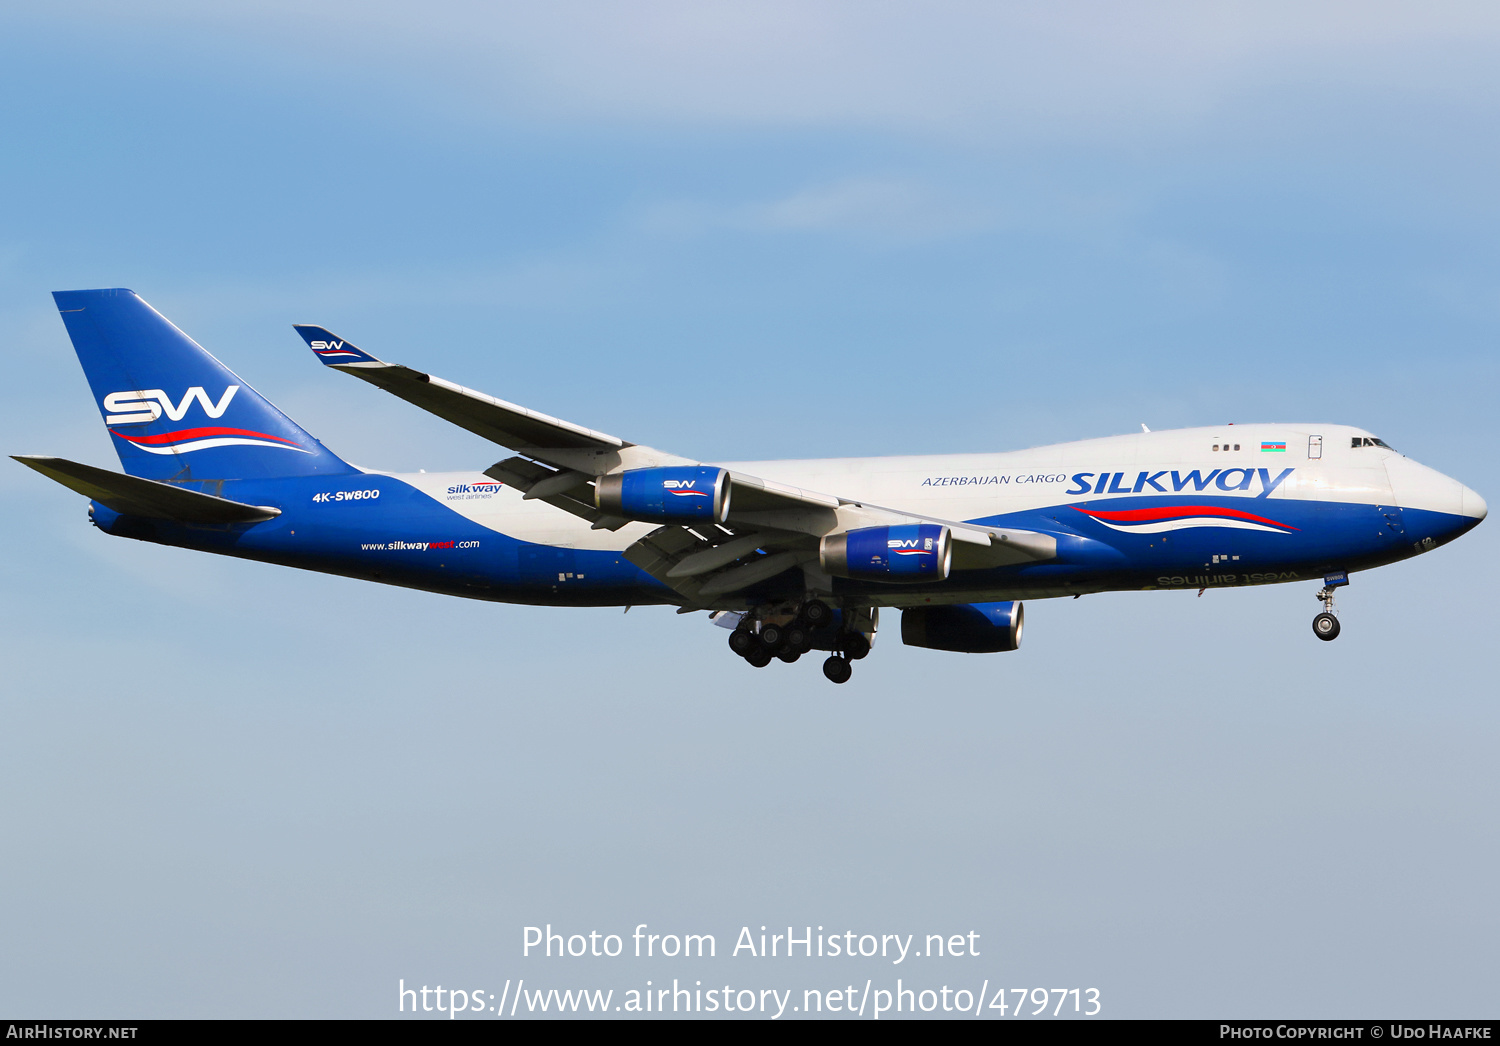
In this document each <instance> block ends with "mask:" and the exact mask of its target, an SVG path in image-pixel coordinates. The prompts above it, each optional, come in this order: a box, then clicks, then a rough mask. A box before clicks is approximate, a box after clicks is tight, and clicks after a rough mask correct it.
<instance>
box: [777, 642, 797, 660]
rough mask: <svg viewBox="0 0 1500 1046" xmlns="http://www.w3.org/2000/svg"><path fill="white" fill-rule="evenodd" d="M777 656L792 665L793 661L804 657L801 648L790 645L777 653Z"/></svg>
mask: <svg viewBox="0 0 1500 1046" xmlns="http://www.w3.org/2000/svg"><path fill="white" fill-rule="evenodd" d="M776 656H777V657H779V658H781V660H783V661H785V662H786V663H787V664H791V663H792V662H793V661H795V660H797V658H799V657H801V656H802V651H801V650H800V649H799V648H797V647H794V646H792V645H791V644H790V643H788V644H787V645H786V646H784V647H782V648H781V649H780V650H778V651H776Z"/></svg>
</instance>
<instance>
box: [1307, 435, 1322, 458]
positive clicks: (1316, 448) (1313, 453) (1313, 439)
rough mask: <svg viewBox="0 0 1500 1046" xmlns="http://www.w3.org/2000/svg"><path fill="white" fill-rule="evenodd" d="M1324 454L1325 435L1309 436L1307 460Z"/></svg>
mask: <svg viewBox="0 0 1500 1046" xmlns="http://www.w3.org/2000/svg"><path fill="white" fill-rule="evenodd" d="M1322 456H1323V437H1322V436H1308V437H1307V460H1309V461H1312V460H1314V459H1316V458H1321V457H1322Z"/></svg>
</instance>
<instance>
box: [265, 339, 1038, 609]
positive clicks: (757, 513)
mask: <svg viewBox="0 0 1500 1046" xmlns="http://www.w3.org/2000/svg"><path fill="white" fill-rule="evenodd" d="M293 326H294V328H295V329H296V331H297V333H298V334H300V335H301V336H302V338H303V340H304V341H306V342H307V344H308V347H309V348H311V349H312V351H313V353H314V354H315V355H316V356H317V357H318V359H319V360H321V361H322V362H323V363H324V364H325V365H326V366H329V367H332V368H334V369H335V370H341V371H344V372H345V373H346V374H352V375H354V376H355V377H357V378H361V379H363V380H365V381H367V382H369V383H370V384H372V385H375V386H376V387H378V388H381V389H384V390H385V391H386V392H389V393H391V394H392V395H394V396H399V397H400V398H401V399H404V400H406V401H407V402H409V403H413V404H415V405H416V406H418V407H421V408H422V409H423V410H425V411H428V412H429V413H432V414H436V415H437V416H438V417H440V418H443V419H444V420H445V421H450V422H452V423H453V424H455V425H459V426H461V427H462V428H465V429H468V430H469V431H470V432H473V433H475V434H476V435H479V436H483V437H484V438H485V439H488V440H490V441H492V442H494V443H497V444H499V445H500V446H502V447H507V448H509V449H511V450H514V451H516V452H517V455H516V456H515V457H510V458H506V459H505V460H503V461H500V462H498V463H496V464H495V465H493V466H491V467H490V468H489V469H487V470H486V472H485V474H486V475H488V476H490V477H491V478H493V479H498V480H500V481H501V482H503V483H507V484H509V485H510V486H513V487H515V488H517V489H519V490H521V491H522V492H523V494H524V496H525V497H526V498H527V499H535V500H541V501H545V502H547V503H548V504H550V505H553V506H555V507H557V508H560V509H562V510H564V511H566V512H571V513H573V514H574V515H576V516H580V517H582V518H584V519H587V520H589V521H590V523H591V524H592V525H593V526H594V528H596V529H608V530H618V529H619V528H620V527H623V526H624V525H625V524H626V523H628V522H630V521H629V520H627V519H622V518H619V517H617V516H611V515H609V514H607V513H605V512H603V511H601V510H600V509H599V508H597V507H596V506H595V501H594V489H593V488H594V482H595V480H596V478H597V477H600V476H605V475H609V474H612V473H616V472H620V471H624V470H628V469H637V468H658V467H666V466H680V465H698V464H701V463H700V462H698V461H695V460H693V459H692V458H684V457H679V456H677V455H675V454H668V453H666V452H664V451H660V450H656V449H654V448H652V447H647V446H643V445H641V444H636V443H630V442H627V441H626V440H622V439H620V438H619V437H617V436H610V435H607V434H605V433H602V432H596V431H594V430H593V429H588V428H584V427H583V426H581V425H575V424H573V423H572V422H568V421H563V420H561V419H559V418H553V417H549V416H548V415H546V414H540V413H538V412H536V411H533V410H528V409H527V408H525V407H521V406H517V405H516V404H514V403H507V402H506V401H505V400H501V399H496V398H495V397H493V396H488V395H485V394H484V393H482V392H476V391H474V390H473V389H468V388H465V387H464V386H462V385H457V384H454V383H453V382H450V381H445V380H444V379H442V378H438V377H434V376H433V375H430V374H427V373H424V372H422V371H419V370H414V369H412V368H410V367H404V366H401V365H400V364H395V363H386V362H384V361H383V360H379V359H376V358H375V357H374V356H372V355H370V354H369V353H367V352H365V351H363V350H362V349H359V348H357V347H355V346H354V345H352V344H351V343H350V342H349V341H347V340H346V339H343V338H340V337H338V336H337V335H335V334H333V333H332V332H331V331H329V330H328V329H327V328H324V327H318V326H314V325H311V324H294V325H293ZM729 482H730V484H731V489H730V497H729V514H728V517H727V518H726V519H725V520H724V521H723V522H722V523H718V524H713V525H696V524H695V525H693V526H692V527H691V528H689V527H686V526H677V525H668V526H664V527H660V528H658V529H657V530H655V531H653V532H652V533H651V534H649V535H647V537H646V538H643V539H642V540H641V541H638V542H636V544H635V545H632V546H631V548H630V549H628V550H627V551H626V553H625V555H626V558H627V559H629V560H630V561H631V562H633V563H635V564H636V565H637V566H640V567H641V568H642V569H643V570H646V571H647V572H648V573H650V574H652V575H653V576H656V577H658V578H659V579H660V580H662V581H664V582H665V583H667V584H668V585H669V586H671V587H672V588H674V589H676V590H677V591H678V592H679V593H681V594H682V595H683V596H684V598H685V599H687V600H690V601H694V602H699V601H702V600H705V599H707V598H709V597H713V596H717V595H720V594H722V593H725V592H730V591H735V590H737V589H739V588H744V587H748V586H749V585H752V584H754V583H756V582H757V581H761V580H764V579H765V578H768V577H772V576H774V575H775V574H777V573H780V572H781V571H783V570H787V569H790V568H791V567H793V566H798V565H801V564H803V563H806V562H810V561H815V560H816V559H817V558H818V538H820V537H821V536H823V535H825V534H829V533H833V532H835V531H838V530H849V529H855V528H859V527H872V526H898V525H902V524H908V523H939V524H942V525H944V526H947V527H948V528H949V530H950V532H951V533H952V536H953V539H954V541H955V542H956V544H955V545H954V568H955V569H958V570H965V569H980V568H985V567H993V566H1002V565H1006V564H1009V563H1017V562H1024V561H1028V560H1031V561H1035V560H1042V559H1051V558H1053V556H1055V555H1056V541H1055V539H1053V538H1052V537H1051V536H1050V535H1047V534H1043V533H1041V532H1038V531H1028V530H1016V529H1004V528H992V527H979V526H975V525H973V524H970V523H963V522H958V521H953V520H942V519H935V518H933V517H930V516H925V515H922V514H920V513H912V512H907V511H904V510H899V509H890V508H884V507H880V506H875V505H869V504H866V503H864V502H861V501H857V500H854V499H851V498H845V497H839V496H837V495H833V494H825V493H822V492H821V491H812V490H805V489H802V488H800V487H795V486H790V485H788V484H784V483H779V482H777V481H775V480H771V479H765V478H762V477H759V476H751V475H747V474H745V473H742V472H739V471H732V472H731V473H730V477H729ZM706 575H712V576H706ZM726 586H727V587H726Z"/></svg>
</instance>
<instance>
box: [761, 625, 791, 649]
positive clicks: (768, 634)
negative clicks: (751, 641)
mask: <svg viewBox="0 0 1500 1046" xmlns="http://www.w3.org/2000/svg"><path fill="white" fill-rule="evenodd" d="M784 638H785V634H784V633H783V632H782V630H781V626H780V625H764V626H762V627H761V630H760V642H761V645H762V646H764V647H765V648H766V649H767V650H770V651H775V650H777V649H779V648H780V647H781V645H782V640H783V639H784Z"/></svg>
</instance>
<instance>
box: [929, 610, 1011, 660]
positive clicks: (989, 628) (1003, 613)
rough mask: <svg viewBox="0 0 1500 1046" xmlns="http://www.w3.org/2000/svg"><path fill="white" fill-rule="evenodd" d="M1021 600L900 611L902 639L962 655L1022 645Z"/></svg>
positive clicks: (995, 652)
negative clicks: (1019, 601)
mask: <svg viewBox="0 0 1500 1046" xmlns="http://www.w3.org/2000/svg"><path fill="white" fill-rule="evenodd" d="M1025 619H1026V614H1025V610H1024V608H1023V607H1022V605H1021V604H1020V603H1009V602H1007V603H954V604H951V605H949V606H939V607H909V608H908V609H906V610H903V611H901V642H903V643H905V644H906V645H907V646H920V647H926V648H927V649H929V650H952V651H955V652H957V653H960V654H997V653H1001V652H1002V651H1006V650H1015V649H1016V648H1017V647H1019V646H1020V645H1021V626H1022V624H1023V623H1024V622H1025Z"/></svg>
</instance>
